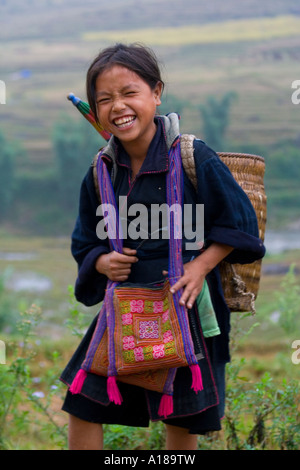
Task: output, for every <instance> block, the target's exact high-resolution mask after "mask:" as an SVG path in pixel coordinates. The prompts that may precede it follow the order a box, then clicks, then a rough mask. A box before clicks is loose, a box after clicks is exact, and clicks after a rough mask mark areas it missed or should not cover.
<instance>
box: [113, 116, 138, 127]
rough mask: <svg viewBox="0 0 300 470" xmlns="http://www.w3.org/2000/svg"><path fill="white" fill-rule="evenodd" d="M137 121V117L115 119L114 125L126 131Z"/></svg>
mask: <svg viewBox="0 0 300 470" xmlns="http://www.w3.org/2000/svg"><path fill="white" fill-rule="evenodd" d="M135 119H136V116H123V117H121V118H117V119H114V121H113V123H114V125H115V126H117V127H118V128H119V129H125V128H126V127H130V126H131V124H132V123H133V122H134V121H135Z"/></svg>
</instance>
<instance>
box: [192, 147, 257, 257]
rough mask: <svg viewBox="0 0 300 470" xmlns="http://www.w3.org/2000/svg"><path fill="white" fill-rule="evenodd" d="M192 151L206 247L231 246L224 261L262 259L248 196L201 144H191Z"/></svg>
mask: <svg viewBox="0 0 300 470" xmlns="http://www.w3.org/2000/svg"><path fill="white" fill-rule="evenodd" d="M194 150H195V152H194V155H195V164H196V173H197V183H198V198H199V202H200V203H202V204H204V231H205V242H206V244H207V245H209V244H211V243H213V242H218V243H224V244H227V245H229V246H232V247H234V250H233V251H232V252H231V253H230V255H229V256H228V257H227V258H226V261H228V262H230V263H241V264H244V263H252V262H253V261H255V260H257V259H260V258H262V257H263V256H264V254H265V247H264V245H263V242H262V240H260V239H259V235H258V224H257V217H256V213H255V210H254V208H253V206H252V204H251V202H250V200H249V198H248V196H247V195H246V193H245V192H244V191H243V190H242V188H241V187H240V186H239V184H238V183H237V182H236V181H235V179H234V178H233V176H232V174H231V172H230V170H229V169H228V167H227V166H226V165H225V164H224V163H223V162H222V160H221V159H220V158H219V156H218V155H217V154H216V153H215V152H214V151H213V150H212V149H210V148H209V147H208V146H207V145H206V144H205V143H204V142H202V141H200V140H197V141H195V144H194Z"/></svg>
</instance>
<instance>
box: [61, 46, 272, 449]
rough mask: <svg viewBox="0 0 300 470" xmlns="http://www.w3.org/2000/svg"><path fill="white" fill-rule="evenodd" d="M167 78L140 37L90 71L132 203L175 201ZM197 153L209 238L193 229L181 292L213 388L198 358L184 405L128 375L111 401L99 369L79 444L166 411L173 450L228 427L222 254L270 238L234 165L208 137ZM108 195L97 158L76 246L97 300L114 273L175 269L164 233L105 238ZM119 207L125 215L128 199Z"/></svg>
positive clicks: (155, 273)
mask: <svg viewBox="0 0 300 470" xmlns="http://www.w3.org/2000/svg"><path fill="white" fill-rule="evenodd" d="M163 87H164V84H163V81H162V79H161V75H160V71H159V67H158V64H157V60H156V58H155V56H154V54H153V52H152V51H150V50H149V49H147V48H145V47H143V46H140V45H136V44H134V45H131V46H125V45H122V44H117V45H116V46H114V47H109V48H107V49H105V50H103V51H102V52H100V54H99V55H98V56H97V57H96V58H95V60H94V61H93V63H92V64H91V66H90V68H89V70H88V73H87V97H88V101H89V104H90V107H91V109H92V111H93V112H94V115H95V116H96V117H97V120H98V122H100V123H101V125H102V127H103V128H104V129H105V130H106V131H108V132H109V133H110V134H111V135H112V137H111V139H110V141H109V144H108V145H107V147H106V148H105V149H104V151H103V153H102V159H103V160H104V162H105V164H106V165H107V168H108V170H109V172H110V174H111V178H112V181H113V187H114V192H115V196H116V201H119V197H120V196H126V197H127V210H128V211H129V208H130V207H131V206H132V205H133V204H136V203H140V204H143V205H144V206H146V207H147V208H148V209H149V210H150V208H151V205H152V204H164V203H165V202H166V175H167V173H168V171H169V150H170V148H171V147H172V146H175V145H180V139H179V136H180V133H179V125H178V119H177V117H176V115H174V114H171V115H170V116H158V115H157V114H156V109H157V106H159V105H160V104H161V95H162V92H163ZM194 156H195V165H196V172H197V183H198V187H197V191H195V189H194V188H193V186H192V184H191V182H190V180H189V179H188V177H187V176H186V174H185V173H184V204H183V207H184V205H185V204H193V205H194V206H195V205H196V204H204V239H205V246H204V249H203V248H202V249H199V251H197V252H195V250H190V249H189V248H188V246H189V245H188V244H187V243H186V242H187V240H186V239H185V236H184V230H183V239H182V258H183V262H184V272H183V275H182V277H181V278H180V279H179V280H178V282H176V284H175V285H174V286H173V289H172V292H173V293H174V292H176V291H178V290H179V289H181V293H182V294H181V297H180V303H181V304H182V305H186V307H187V309H188V313H189V321H190V327H191V334H192V338H193V342H194V345H195V353H197V352H199V351H197V345H199V347H200V349H201V351H204V357H202V359H201V370H202V375H203V382H204V390H203V392H200V393H197V394H195V393H194V392H193V391H191V389H190V379H189V378H188V376H187V369H188V368H186V367H181V368H179V369H178V370H177V373H176V377H175V382H174V412H173V414H172V415H171V416H170V417H168V418H166V419H162V418H161V417H159V416H158V414H157V403H158V401H159V399H160V394H159V393H158V392H154V391H150V390H146V389H143V388H141V387H137V386H133V385H129V384H124V383H120V384H119V388H120V391H121V394H122V397H123V402H122V404H121V405H116V404H114V403H109V399H108V396H107V391H106V381H107V379H106V377H102V376H98V375H94V374H90V373H89V374H88V376H87V379H86V380H85V382H84V386H83V388H82V392H81V393H80V394H72V393H70V391H68V392H67V395H66V399H65V402H64V405H63V410H65V411H66V412H68V413H69V447H70V449H102V446H103V433H102V424H104V423H107V424H122V425H128V426H141V427H142V426H145V427H146V426H148V425H149V419H151V420H157V419H162V420H163V421H164V423H165V424H166V447H167V449H168V450H176V449H177V450H179V449H181V450H194V449H196V448H197V435H198V434H204V433H206V432H208V431H214V430H219V429H221V426H220V420H221V419H222V417H223V414H224V393H225V380H224V370H225V364H226V362H228V361H229V346H228V343H229V338H228V335H229V327H230V323H229V310H228V307H227V305H226V303H225V300H224V296H223V292H222V288H221V282H220V276H219V271H218V264H219V263H220V261H221V260H223V259H226V260H227V261H230V262H233V263H234V262H237V263H250V262H253V261H254V260H256V259H259V258H261V257H262V256H263V255H264V246H263V244H262V242H261V240H260V239H259V238H258V227H257V220H256V215H255V212H254V210H253V208H252V206H251V204H250V202H249V199H248V197H247V196H246V195H245V193H244V192H243V191H242V190H241V188H240V187H239V186H238V184H237V183H236V182H235V180H234V179H233V177H232V175H231V173H230V172H229V170H228V168H227V167H226V166H225V165H224V164H223V163H222V162H221V160H220V159H219V157H218V156H217V154H216V153H215V152H214V151H213V150H211V149H210V148H209V147H208V146H206V144H205V143H204V142H202V141H201V140H195V141H194ZM98 205H99V199H98V197H97V192H96V190H95V185H94V180H93V168H92V167H91V168H90V169H89V170H88V172H87V175H86V176H85V178H84V180H83V183H82V187H81V193H80V207H79V215H78V218H77V221H76V225H75V228H74V232H73V235H72V254H73V256H74V258H75V260H76V261H77V263H78V278H77V281H76V286H75V295H76V298H77V300H78V301H80V302H82V303H84V304H85V305H88V306H90V305H95V304H97V303H98V302H100V301H102V300H103V298H104V295H105V287H106V283H107V280H108V279H110V280H112V281H117V282H124V281H130V282H136V283H137V282H139V283H141V282H142V283H144V284H147V283H152V282H156V281H158V280H161V279H162V276H163V275H165V274H166V273H167V269H168V248H169V246H168V240H166V238H164V237H162V236H161V237H158V238H157V237H152V238H151V237H150V238H148V239H147V240H146V241H145V240H142V243H141V240H139V239H136V237H131V238H130V236H128V238H127V239H126V240H125V242H124V245H125V246H124V249H123V253H118V252H116V251H110V248H109V244H108V241H107V239H99V237H98V236H97V233H96V232H97V231H96V227H97V223H98V222H99V217H97V215H96V209H97V207H98ZM183 210H184V209H183ZM119 212H120V214H121V217H122V216H124V214H123V213H122V207H119ZM125 219H127V224H129V223H130V222H131V219H130V218H129V217H128V216H127V215H126V214H125ZM194 222H195V221H193V223H194ZM129 235H130V234H129ZM205 280H206V282H207V284H208V286H209V290H210V295H211V299H212V303H213V307H214V310H215V313H216V317H217V321H218V326H219V329H220V334H219V335H217V336H214V337H211V338H205V339H204V338H203V334H202V328H201V324H200V322H199V315H198V311H197V308H196V303H195V301H196V298H197V296H198V295H199V293H200V292H201V290H202V286H203V285H204V281H205ZM95 324H96V319H95V320H94V321H93V322H92V324H91V326H90V328H89V330H88V332H87V333H86V335H85V337H84V338H83V340H82V342H81V344H80V346H79V347H78V349H77V351H76V352H75V354H74V355H73V357H72V359H71V360H70V362H69V364H68V365H67V367H66V368H65V370H64V371H63V373H62V376H61V380H62V381H64V382H65V383H66V384H67V385H69V386H70V384H71V383H72V381H73V379H74V377H75V375H76V373H77V371H78V369H79V368H80V366H81V363H82V361H83V359H84V357H85V353H86V351H87V348H88V345H89V342H90V340H91V337H92V335H93V331H94V329H95Z"/></svg>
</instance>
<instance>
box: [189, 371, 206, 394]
mask: <svg viewBox="0 0 300 470" xmlns="http://www.w3.org/2000/svg"><path fill="white" fill-rule="evenodd" d="M190 369H191V372H192V386H191V388H192V390H194V392H196V393H197V392H200V391H201V390H203V383H202V375H201V370H200V367H199V365H198V364H194V365H192V366H190Z"/></svg>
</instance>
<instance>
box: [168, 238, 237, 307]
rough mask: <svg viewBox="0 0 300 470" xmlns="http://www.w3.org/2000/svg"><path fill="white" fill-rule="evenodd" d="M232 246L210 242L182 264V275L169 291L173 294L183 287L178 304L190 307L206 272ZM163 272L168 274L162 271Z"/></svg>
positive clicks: (229, 250) (227, 253)
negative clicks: (200, 251)
mask: <svg viewBox="0 0 300 470" xmlns="http://www.w3.org/2000/svg"><path fill="white" fill-rule="evenodd" d="M232 250H233V247H231V246H229V245H225V244H223V243H212V244H211V245H210V246H209V247H208V248H207V249H206V250H205V251H203V253H201V254H200V255H199V256H197V258H195V259H193V260H192V261H189V262H188V263H186V264H184V265H183V270H184V272H183V275H182V276H181V278H180V279H179V280H178V281H177V282H176V283H175V284H174V286H172V288H171V292H172V294H174V293H175V292H177V291H178V290H179V289H181V288H183V293H182V296H181V297H180V300H179V302H180V304H181V305H186V306H187V308H192V306H193V305H194V302H195V300H196V298H197V296H198V295H199V294H200V292H201V289H202V286H203V282H204V279H205V277H206V276H207V274H208V273H209V272H210V271H211V270H212V269H213V268H214V267H215V266H217V264H219V263H220V261H222V260H223V259H224V258H225V257H226V256H227V255H229V253H231V251H232ZM163 274H165V275H166V274H168V273H167V272H166V271H163Z"/></svg>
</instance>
